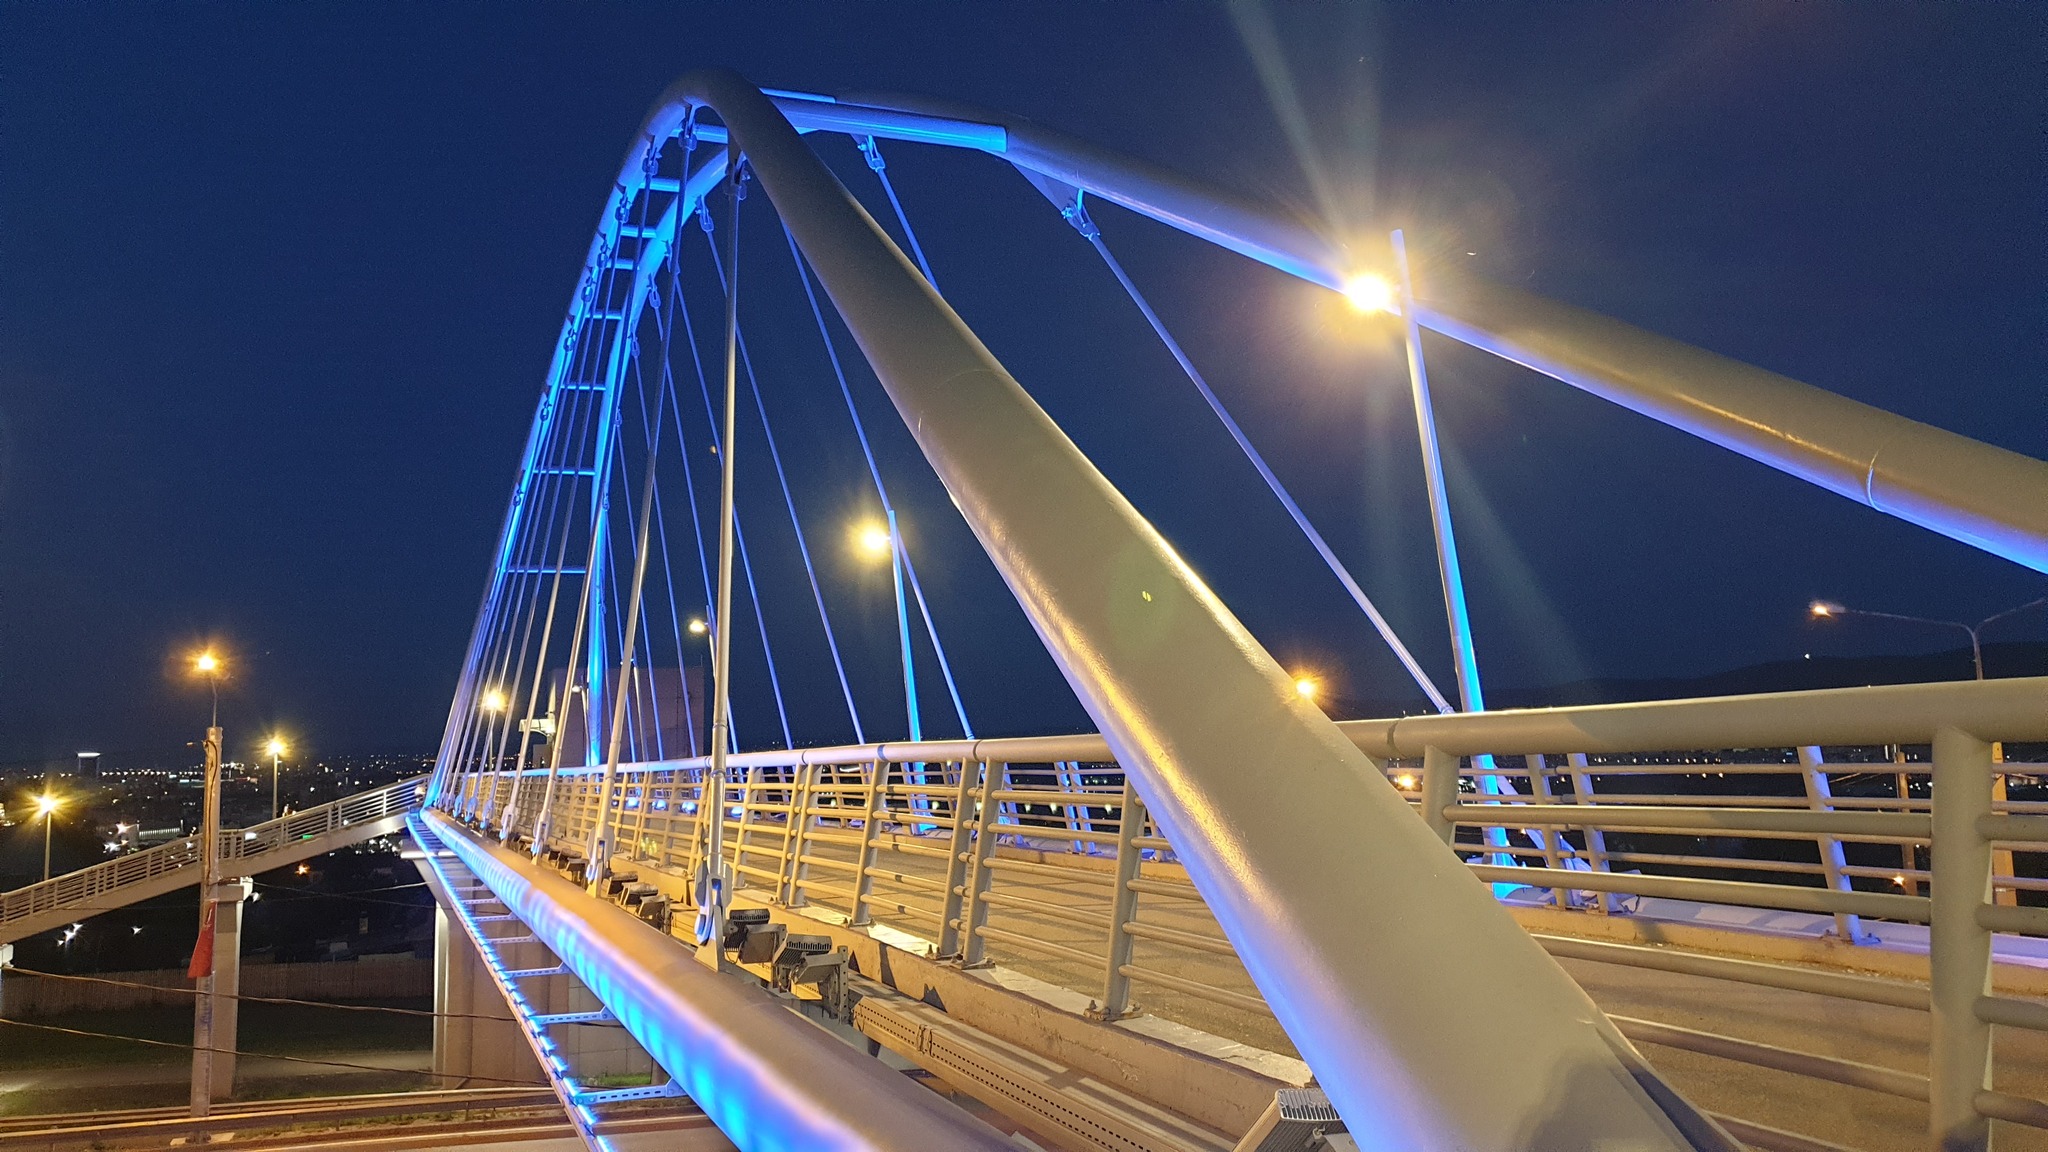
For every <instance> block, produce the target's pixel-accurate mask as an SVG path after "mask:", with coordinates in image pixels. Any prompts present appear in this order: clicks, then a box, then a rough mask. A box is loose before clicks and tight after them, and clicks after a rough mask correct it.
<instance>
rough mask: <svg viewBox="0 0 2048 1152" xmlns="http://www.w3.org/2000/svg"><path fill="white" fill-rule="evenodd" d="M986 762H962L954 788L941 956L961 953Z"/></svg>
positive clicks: (941, 910)
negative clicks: (977, 805)
mask: <svg viewBox="0 0 2048 1152" xmlns="http://www.w3.org/2000/svg"><path fill="white" fill-rule="evenodd" d="M986 770H987V765H986V764H985V763H984V762H982V761H979V760H964V759H963V760H961V761H960V784H959V787H957V788H955V789H954V790H953V834H952V835H951V836H950V837H948V838H947V841H946V887H945V899H944V900H943V901H942V902H941V904H940V906H939V950H938V955H939V956H940V957H943V958H947V959H950V958H952V957H954V956H958V955H960V909H961V907H962V906H963V905H964V904H965V903H966V897H967V871H968V869H967V862H968V851H969V849H970V848H971V847H972V846H973V844H974V822H975V816H974V793H975V788H976V785H978V784H979V783H980V782H981V776H982V773H983V772H984V771H986Z"/></svg>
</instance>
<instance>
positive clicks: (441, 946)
mask: <svg viewBox="0 0 2048 1152" xmlns="http://www.w3.org/2000/svg"><path fill="white" fill-rule="evenodd" d="M539 998H540V999H541V1002H542V1003H545V1002H546V1000H545V998H544V997H539ZM434 1012H435V1016H434V1074H435V1078H436V1082H437V1083H436V1086H437V1087H442V1088H457V1087H462V1086H464V1085H466V1084H468V1083H470V1082H471V1081H475V1082H476V1084H477V1086H478V1087H493V1086H498V1085H502V1084H513V1083H516V1084H545V1083H547V1077H546V1076H544V1075H543V1074H542V1073H541V1070H540V1065H539V1063H538V1062H536V1061H535V1060H534V1058H533V1051H532V1049H530V1048H528V1047H527V1044H526V1038H525V1036H524V1035H522V1034H521V1032H520V1030H519V1025H518V1024H516V1023H514V1022H513V1020H512V1009H511V1006H510V1005H508V1004H506V1003H505V998H504V997H502V996H500V995H499V994H498V988H497V985H495V984H493V983H492V982H491V977H490V973H489V972H487V971H485V969H484V960H483V957H482V956H481V955H480V954H479V953H478V952H477V950H476V945H475V944H473V943H471V942H470V939H469V936H468V935H467V934H466V933H464V932H463V931H462V928H461V926H460V925H458V924H456V923H455V922H454V921H453V920H451V919H450V918H449V916H448V912H447V910H446V909H445V908H441V907H439V906H438V905H437V906H436V907H435V909H434Z"/></svg>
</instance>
